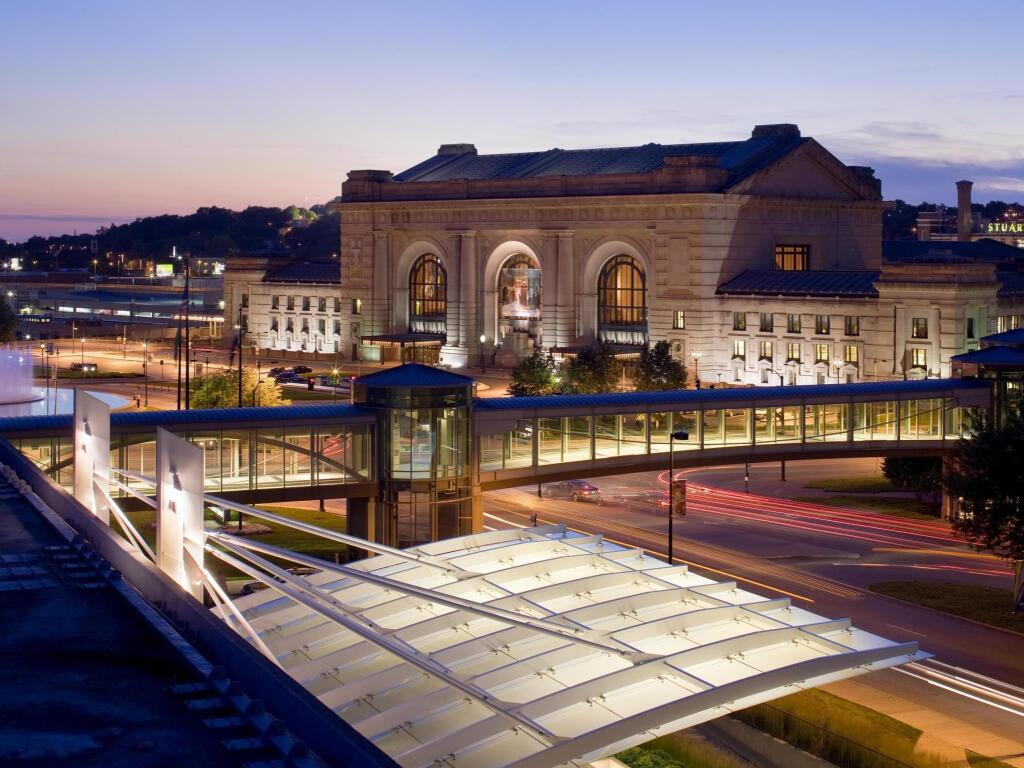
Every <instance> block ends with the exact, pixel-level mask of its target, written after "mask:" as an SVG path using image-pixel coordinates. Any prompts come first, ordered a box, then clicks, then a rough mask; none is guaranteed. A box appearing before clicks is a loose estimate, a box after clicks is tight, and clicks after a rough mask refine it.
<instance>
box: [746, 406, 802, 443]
mask: <svg viewBox="0 0 1024 768" xmlns="http://www.w3.org/2000/svg"><path fill="white" fill-rule="evenodd" d="M754 440H755V442H757V443H758V444H763V443H793V442H799V441H800V406H798V405H781V406H780V405H773V406H768V407H766V408H755V409H754Z"/></svg>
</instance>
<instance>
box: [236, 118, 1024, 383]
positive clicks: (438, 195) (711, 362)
mask: <svg viewBox="0 0 1024 768" xmlns="http://www.w3.org/2000/svg"><path fill="white" fill-rule="evenodd" d="M333 205H334V207H335V208H336V209H337V210H338V211H339V212H340V215H341V226H342V237H341V259H340V265H339V268H338V276H337V278H335V281H334V282H333V283H332V284H331V285H324V284H319V285H320V287H318V288H317V290H316V291H313V290H308V291H307V290H305V288H303V287H302V286H303V285H308V284H303V283H301V282H293V283H291V284H287V287H286V284H284V283H280V282H279V283H277V284H276V285H275V284H274V280H273V279H272V278H271V275H273V274H274V272H273V269H275V268H277V267H275V266H273V265H270V264H262V265H254V266H252V267H249V268H245V269H243V268H242V265H240V264H239V265H238V266H237V270H238V271H237V274H236V277H234V278H232V276H231V272H232V270H233V269H236V267H235V266H233V265H232V264H230V263H229V267H228V279H227V283H226V284H227V285H237V286H239V288H237V289H236V290H237V291H239V294H238V296H237V297H234V298H233V297H232V296H230V295H226V297H227V298H228V302H229V308H230V307H235V308H237V307H238V306H240V303H241V302H242V301H243V293H244V291H248V292H249V294H250V295H249V297H248V298H247V299H244V301H248V302H250V303H249V304H248V306H247V309H246V310H245V312H246V313H247V316H248V317H250V318H253V317H255V313H256V309H255V307H256V305H255V303H254V302H255V301H256V299H255V296H256V295H257V294H259V295H262V296H273V295H277V296H278V297H279V298H278V300H277V304H276V305H274V306H271V307H266V305H267V302H268V301H270V299H266V298H264V299H260V300H259V301H260V304H259V306H260V310H259V320H258V323H257V322H256V321H254V320H250V321H249V326H250V328H252V329H253V330H252V331H251V332H252V333H256V334H257V335H258V336H259V339H258V341H257V342H256V343H258V344H259V345H260V346H261V347H264V346H272V348H290V349H304V350H307V351H312V350H314V349H318V350H320V348H319V347H317V346H316V345H317V344H322V345H323V347H322V351H327V350H328V349H330V350H332V351H334V352H335V353H336V354H340V355H342V356H344V357H345V358H349V357H352V356H358V357H359V358H361V359H371V360H389V359H391V360H397V359H399V358H402V359H407V360H408V359H417V360H421V361H424V362H441V363H443V364H447V365H451V366H452V367H456V368H458V367H464V366H467V365H470V366H476V365H478V364H479V363H480V362H485V363H486V364H488V365H498V366H505V367H508V366H512V365H514V364H515V363H516V362H517V361H518V360H521V359H523V358H524V357H526V356H528V355H529V354H530V353H531V352H532V351H533V350H534V349H541V350H543V351H545V352H547V351H550V352H553V353H554V354H556V355H571V354H573V353H574V352H575V351H577V350H578V349H580V348H582V347H585V346H588V345H591V344H595V343H603V344H606V345H609V346H610V347H611V348H612V349H613V350H615V351H616V353H617V354H619V355H620V356H622V357H623V358H624V359H630V358H635V357H636V356H637V354H638V353H639V351H640V350H642V349H643V348H645V347H647V346H649V345H650V344H652V343H654V342H655V341H658V340H660V339H667V340H668V341H669V342H670V343H671V348H672V351H673V353H674V354H675V355H676V356H677V357H678V358H679V359H681V360H683V361H684V362H685V363H686V364H687V366H688V367H689V369H690V373H691V377H694V378H695V377H696V376H697V375H699V377H700V379H701V380H702V381H703V382H704V384H705V385H708V384H717V383H719V382H721V383H722V384H725V383H730V384H755V385H756V384H778V383H780V382H782V383H785V384H801V383H815V382H827V381H861V380H865V379H867V380H871V379H875V378H877V379H891V378H920V377H925V376H938V375H948V373H949V358H950V357H951V356H952V355H955V354H958V353H960V352H964V351H967V350H970V349H973V348H976V346H977V343H978V341H977V340H978V339H979V338H980V336H982V335H984V334H986V333H988V332H995V331H998V330H1005V329H1006V328H1009V327H1016V326H1017V325H1019V324H1020V322H1021V316H1022V315H1024V290H1022V288H1024V286H1022V285H1021V282H1022V281H1021V280H1020V276H1019V274H1018V273H1017V271H1016V269H1017V257H1018V256H1019V255H1022V254H1021V253H1020V252H1019V251H1017V250H1016V249H1014V248H1009V247H1006V246H1005V245H1002V244H1000V243H993V242H991V241H986V240H979V241H977V242H967V241H964V242H959V241H954V242H948V243H947V242H934V243H927V242H914V241H912V242H911V246H913V247H909V246H907V245H906V244H904V243H884V244H883V242H882V238H881V222H882V213H883V210H884V207H885V203H884V202H883V199H882V194H881V184H880V182H879V180H878V179H876V178H875V176H874V172H873V171H872V170H871V169H870V168H863V167H858V166H847V165H845V164H843V163H842V162H840V161H839V160H838V159H836V158H835V157H834V156H833V155H832V154H830V153H829V152H828V151H827V150H826V149H825V148H824V147H822V146H821V145H820V144H818V143H817V142H816V141H815V140H814V139H812V138H809V137H803V136H801V134H800V131H799V129H798V128H797V127H796V126H795V125H767V126H757V127H756V128H755V129H754V131H753V132H752V134H751V136H750V138H747V139H745V140H741V141H725V142H717V143H711V144H684V145H660V144H647V145H644V146H639V147H619V148H607V149H587V150H561V149H553V150H548V151H544V152H528V153H519V154H501V155H482V154H479V153H478V152H477V150H476V148H475V146H473V145H472V144H447V145H443V146H442V147H441V148H440V149H439V150H438V153H437V154H436V155H434V156H433V157H431V158H428V159H427V160H425V161H423V162H422V163H419V164H418V165H416V166H413V167H412V168H410V169H408V170H406V171H403V172H402V173H399V174H397V175H394V174H392V173H390V172H388V171H376V170H368V171H352V172H350V173H349V174H348V179H347V180H346V181H345V183H344V184H343V185H342V196H341V198H340V199H339V200H338V201H336V202H335V203H334V204H333ZM966 210H968V211H970V206H969V205H968V206H967V208H966ZM246 270H248V271H246ZM332 275H333V273H332ZM242 285H245V286H248V287H247V288H245V289H243V288H241V286H242ZM319 291H323V295H325V296H326V297H327V298H328V299H329V298H330V297H333V296H337V297H338V298H339V299H340V304H339V305H338V307H339V310H340V311H339V312H332V311H330V308H331V307H332V306H333V304H332V302H331V301H330V300H328V304H327V306H328V311H327V312H326V313H324V314H323V318H324V319H325V320H326V321H328V324H327V326H326V328H327V329H328V331H331V330H332V329H333V328H335V327H336V328H337V329H338V330H337V332H336V333H330V332H329V333H327V334H326V335H324V337H323V339H322V340H318V339H319V336H318V335H317V333H316V331H315V329H313V326H310V328H311V330H310V331H309V332H308V333H307V335H305V336H303V335H301V334H302V333H306V332H304V331H297V328H298V327H299V326H298V323H300V322H302V321H303V319H304V315H303V312H304V310H301V309H299V308H298V305H295V306H291V307H289V306H288V305H287V304H282V301H283V300H286V298H287V295H288V294H293V295H295V296H301V295H304V294H305V295H309V296H310V297H311V298H312V297H319V296H320V295H321V293H320V292H319ZM234 311H237V309H229V312H234ZM320 317H321V315H320V314H319V313H318V312H317V311H314V310H313V309H310V310H309V314H308V318H309V319H310V321H312V320H313V319H314V318H316V319H317V320H319V318H320ZM289 322H291V329H292V330H291V331H290V334H291V335H290V336H289V335H288V333H289V332H288V331H287V330H286V331H285V333H284V335H283V336H282V331H281V328H282V324H285V327H287V326H286V324H287V323H289ZM335 323H337V324H336V325H335ZM271 325H273V326H274V327H276V328H277V331H276V333H275V335H271V334H270V333H269V330H268V329H269V327H270V326H271ZM303 327H305V326H303ZM297 334H299V335H297ZM282 344H284V345H285V347H281V346H280V345H282ZM273 345H278V346H273ZM328 345H334V346H328Z"/></svg>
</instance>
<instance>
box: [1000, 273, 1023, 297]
mask: <svg viewBox="0 0 1024 768" xmlns="http://www.w3.org/2000/svg"><path fill="white" fill-rule="evenodd" d="M996 278H997V279H998V280H999V282H1001V283H1002V284H1003V286H1002V288H1000V289H999V295H1000V296H1016V295H1019V294H1024V273H1021V272H997V273H996Z"/></svg>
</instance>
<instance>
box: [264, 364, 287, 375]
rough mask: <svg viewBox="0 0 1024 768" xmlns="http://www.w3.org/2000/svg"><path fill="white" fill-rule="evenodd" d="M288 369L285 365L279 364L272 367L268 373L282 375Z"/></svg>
mask: <svg viewBox="0 0 1024 768" xmlns="http://www.w3.org/2000/svg"><path fill="white" fill-rule="evenodd" d="M286 370H287V368H285V367H284V366H283V365H279V366H277V367H276V368H271V369H270V370H269V371H267V373H268V374H270V375H271V376H280V375H281V374H282V373H284V372H285V371H286Z"/></svg>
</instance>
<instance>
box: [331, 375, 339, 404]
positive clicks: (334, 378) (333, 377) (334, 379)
mask: <svg viewBox="0 0 1024 768" xmlns="http://www.w3.org/2000/svg"><path fill="white" fill-rule="evenodd" d="M331 384H332V386H331V389H333V390H334V402H338V369H337V368H331Z"/></svg>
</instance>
